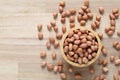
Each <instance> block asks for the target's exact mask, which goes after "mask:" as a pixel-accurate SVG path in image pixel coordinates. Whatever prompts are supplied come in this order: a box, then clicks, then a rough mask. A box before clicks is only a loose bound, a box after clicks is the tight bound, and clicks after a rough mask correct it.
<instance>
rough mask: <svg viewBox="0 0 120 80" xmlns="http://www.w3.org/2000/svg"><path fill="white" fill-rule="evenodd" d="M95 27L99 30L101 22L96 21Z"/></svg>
mask: <svg viewBox="0 0 120 80" xmlns="http://www.w3.org/2000/svg"><path fill="white" fill-rule="evenodd" d="M95 25H96V28H99V27H100V22H99V21H97V20H95Z"/></svg>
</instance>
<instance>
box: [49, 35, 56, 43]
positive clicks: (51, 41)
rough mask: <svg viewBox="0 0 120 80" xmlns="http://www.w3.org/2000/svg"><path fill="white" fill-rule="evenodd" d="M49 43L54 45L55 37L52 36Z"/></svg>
mask: <svg viewBox="0 0 120 80" xmlns="http://www.w3.org/2000/svg"><path fill="white" fill-rule="evenodd" d="M49 42H50V43H52V44H54V43H55V39H54V37H52V36H50V37H49Z"/></svg>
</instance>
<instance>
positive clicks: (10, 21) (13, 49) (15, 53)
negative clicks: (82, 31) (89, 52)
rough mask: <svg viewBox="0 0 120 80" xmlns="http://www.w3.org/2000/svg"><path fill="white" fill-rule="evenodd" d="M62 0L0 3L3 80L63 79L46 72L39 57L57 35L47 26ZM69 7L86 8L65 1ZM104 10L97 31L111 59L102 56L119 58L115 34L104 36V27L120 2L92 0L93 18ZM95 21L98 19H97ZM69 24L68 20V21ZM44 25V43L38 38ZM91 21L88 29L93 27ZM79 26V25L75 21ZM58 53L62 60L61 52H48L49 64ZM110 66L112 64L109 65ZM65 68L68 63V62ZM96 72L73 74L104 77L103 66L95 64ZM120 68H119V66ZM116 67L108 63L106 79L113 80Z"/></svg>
mask: <svg viewBox="0 0 120 80" xmlns="http://www.w3.org/2000/svg"><path fill="white" fill-rule="evenodd" d="M59 2H60V0H0V80H60V77H59V74H58V73H57V74H54V73H53V72H49V71H47V70H46V69H41V67H40V64H41V62H42V61H44V60H42V59H40V58H39V55H40V51H42V50H46V51H47V49H46V46H45V42H46V41H47V39H48V36H49V35H55V33H54V31H52V32H48V31H47V28H46V24H47V23H49V22H50V21H51V20H52V13H53V12H55V11H57V12H58V4H59ZM66 4H67V6H66V8H65V9H69V8H75V9H77V10H78V9H79V8H80V7H81V6H82V5H83V0H66ZM100 6H103V7H104V8H105V14H104V15H103V16H102V20H101V24H100V28H99V29H97V32H102V33H103V34H104V39H103V41H102V44H103V45H104V46H105V47H106V48H107V49H108V56H107V57H103V56H102V55H101V56H100V57H102V58H107V59H108V60H109V56H110V55H111V54H113V55H115V56H116V58H118V56H117V55H118V51H116V50H115V49H113V48H112V42H113V41H115V40H116V41H119V42H120V37H117V34H116V32H115V33H114V35H113V36H112V37H111V38H108V37H107V35H106V34H105V33H104V27H105V26H110V25H109V16H108V15H109V13H110V12H111V10H112V9H113V8H119V10H120V0H90V9H91V11H92V12H93V14H94V15H97V14H99V13H98V7H100ZM59 19H60V18H58V19H57V25H58V26H59V28H60V30H61V26H62V25H61V24H60V21H59ZM94 19H95V17H94ZM67 22H68V21H67ZM38 23H42V24H43V30H42V32H43V34H44V40H42V41H40V40H38V38H37V33H38V31H37V27H36V26H37V24H38ZM90 23H91V21H88V22H87V24H86V26H90ZM66 26H67V27H68V23H67V24H66ZM76 26H79V24H78V23H77V22H76ZM118 29H120V22H119V19H118V20H116V30H118ZM53 51H56V52H57V54H58V56H57V60H59V59H63V58H62V57H61V54H60V50H59V49H57V50H55V49H54V48H53V47H52V48H51V50H50V51H47V58H46V59H45V60H46V61H47V62H48V63H53V64H56V62H57V60H56V61H53V60H52V59H51V53H52V52H53ZM109 63H110V62H109ZM64 65H65V66H68V64H67V63H66V62H65V63H64ZM93 66H94V67H95V73H94V74H90V73H88V68H75V67H74V72H80V73H81V75H82V76H83V78H82V80H93V77H94V76H96V75H99V74H101V68H102V66H99V65H97V62H96V63H94V64H93ZM118 67H119V66H118ZM118 67H115V66H114V64H109V65H108V68H109V69H110V70H109V72H108V74H106V77H107V80H113V74H114V73H116V72H117V68H118ZM64 69H65V72H66V73H67V74H68V80H74V79H73V73H72V74H70V73H68V71H67V70H66V69H67V68H64Z"/></svg>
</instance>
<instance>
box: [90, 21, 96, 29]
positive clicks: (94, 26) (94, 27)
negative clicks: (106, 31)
mask: <svg viewBox="0 0 120 80" xmlns="http://www.w3.org/2000/svg"><path fill="white" fill-rule="evenodd" d="M91 28H92V29H93V30H96V24H95V22H92V23H91Z"/></svg>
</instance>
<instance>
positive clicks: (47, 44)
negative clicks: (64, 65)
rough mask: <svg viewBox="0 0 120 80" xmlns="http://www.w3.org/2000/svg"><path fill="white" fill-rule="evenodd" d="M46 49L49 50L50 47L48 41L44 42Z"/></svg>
mask: <svg viewBox="0 0 120 80" xmlns="http://www.w3.org/2000/svg"><path fill="white" fill-rule="evenodd" d="M46 47H47V49H50V47H51V45H50V42H49V41H47V42H46Z"/></svg>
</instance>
